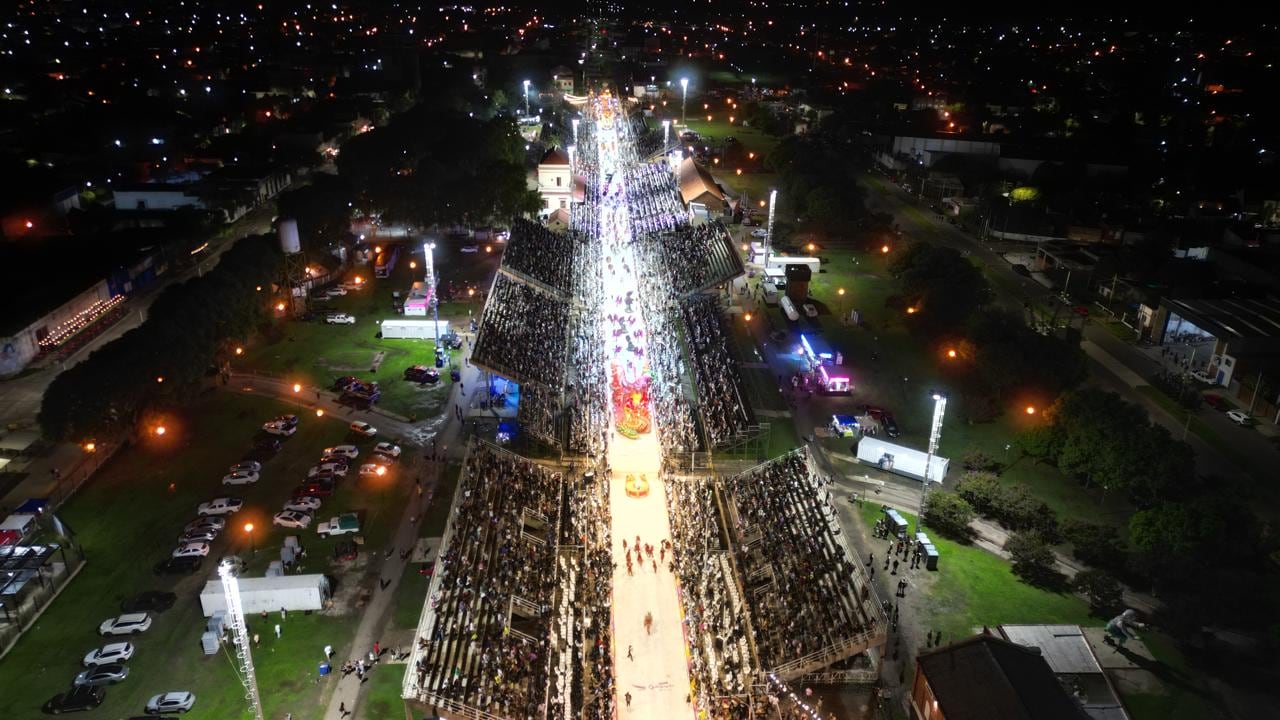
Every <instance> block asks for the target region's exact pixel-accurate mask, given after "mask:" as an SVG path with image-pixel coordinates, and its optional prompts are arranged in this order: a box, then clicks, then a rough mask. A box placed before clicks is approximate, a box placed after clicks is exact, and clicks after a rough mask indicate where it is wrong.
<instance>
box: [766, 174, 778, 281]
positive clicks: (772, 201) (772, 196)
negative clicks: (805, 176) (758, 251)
mask: <svg viewBox="0 0 1280 720" xmlns="http://www.w3.org/2000/svg"><path fill="white" fill-rule="evenodd" d="M777 206H778V191H777V189H773V190H770V191H769V226H768V227H767V228H765V231H764V266H765V268H768V267H769V251H770V248H772V247H773V216H774V209H775V208H776V207H777Z"/></svg>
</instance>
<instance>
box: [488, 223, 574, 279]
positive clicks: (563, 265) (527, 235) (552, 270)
mask: <svg viewBox="0 0 1280 720" xmlns="http://www.w3.org/2000/svg"><path fill="white" fill-rule="evenodd" d="M582 243H585V239H584V238H583V237H580V236H578V235H576V234H570V233H559V232H555V231H554V230H550V229H548V228H547V227H546V226H544V225H541V224H539V223H535V222H533V221H531V220H526V219H524V218H516V219H514V220H512V221H511V237H510V239H508V240H507V249H506V250H505V251H504V252H503V253H502V269H503V270H507V271H508V272H514V273H518V274H519V275H523V276H525V277H527V278H532V279H533V280H535V281H537V282H540V283H543V284H545V285H548V286H550V287H551V288H553V289H554V290H557V291H559V292H560V293H561V294H562V295H569V294H571V293H572V292H573V282H574V271H573V263H572V262H571V259H572V258H573V257H574V254H575V249H574V246H575V245H578V244H582Z"/></svg>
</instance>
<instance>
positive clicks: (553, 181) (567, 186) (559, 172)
mask: <svg viewBox="0 0 1280 720" xmlns="http://www.w3.org/2000/svg"><path fill="white" fill-rule="evenodd" d="M584 191H585V189H584V186H583V182H582V180H581V179H580V178H576V177H574V175H573V166H572V165H571V164H570V162H569V155H568V153H566V152H565V151H564V150H562V149H560V148H551V149H550V150H548V151H547V154H546V155H544V156H543V158H542V162H540V163H538V194H539V195H541V196H542V213H541V215H542V216H543V217H546V216H548V215H550V214H551V213H552V212H553V211H555V210H568V209H569V207H570V206H571V205H572V204H573V203H575V202H582V200H583V197H584Z"/></svg>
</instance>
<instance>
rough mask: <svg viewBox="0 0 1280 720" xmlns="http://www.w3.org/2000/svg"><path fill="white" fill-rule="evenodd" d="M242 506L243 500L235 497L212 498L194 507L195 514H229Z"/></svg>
mask: <svg viewBox="0 0 1280 720" xmlns="http://www.w3.org/2000/svg"><path fill="white" fill-rule="evenodd" d="M242 507H244V501H243V500H241V499H240V498H235V497H220V498H214V499H213V500H210V501H209V502H206V503H200V506H199V507H197V508H196V514H197V515H230V514H231V513H235V512H240V508H242Z"/></svg>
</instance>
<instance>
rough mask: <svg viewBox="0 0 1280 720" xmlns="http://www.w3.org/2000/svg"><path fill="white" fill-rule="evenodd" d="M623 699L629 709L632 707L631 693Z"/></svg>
mask: <svg viewBox="0 0 1280 720" xmlns="http://www.w3.org/2000/svg"><path fill="white" fill-rule="evenodd" d="M622 697H623V699H625V700H626V701H627V707H631V693H629V692H628V693H627V694H626V695H623V696H622Z"/></svg>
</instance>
